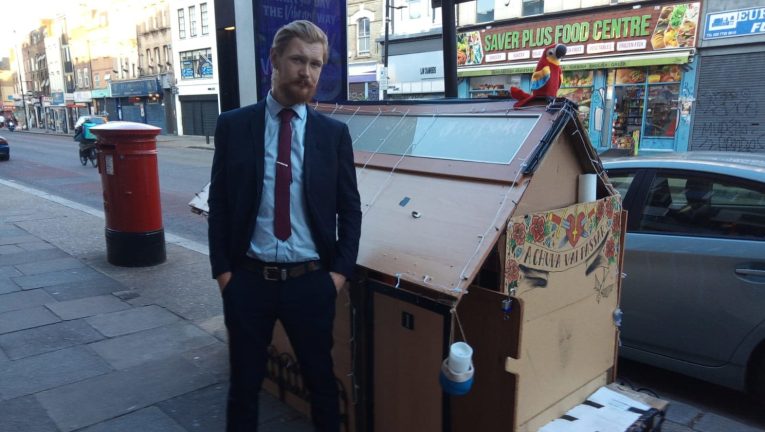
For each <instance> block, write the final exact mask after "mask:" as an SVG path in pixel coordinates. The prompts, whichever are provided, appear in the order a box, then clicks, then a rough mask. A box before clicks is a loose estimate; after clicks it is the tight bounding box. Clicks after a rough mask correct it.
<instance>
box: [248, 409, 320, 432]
mask: <svg viewBox="0 0 765 432" xmlns="http://www.w3.org/2000/svg"><path fill="white" fill-rule="evenodd" d="M258 431H260V432H313V431H314V428H313V426H312V425H311V422H310V420H308V419H307V418H306V417H303V416H302V415H301V414H298V413H297V412H295V411H293V412H292V413H291V414H289V415H284V416H282V417H277V418H275V419H273V420H271V421H268V422H265V423H260V425H258Z"/></svg>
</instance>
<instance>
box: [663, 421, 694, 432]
mask: <svg viewBox="0 0 765 432" xmlns="http://www.w3.org/2000/svg"><path fill="white" fill-rule="evenodd" d="M661 432H693V429H691V428H689V427H688V426H686V425H681V424H678V423H675V422H673V421H669V420H664V423H662V424H661Z"/></svg>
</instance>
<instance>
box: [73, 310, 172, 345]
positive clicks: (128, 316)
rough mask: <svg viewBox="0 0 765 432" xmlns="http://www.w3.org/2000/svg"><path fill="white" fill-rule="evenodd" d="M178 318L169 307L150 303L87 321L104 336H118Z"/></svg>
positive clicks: (169, 322)
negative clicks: (165, 307) (164, 307)
mask: <svg viewBox="0 0 765 432" xmlns="http://www.w3.org/2000/svg"><path fill="white" fill-rule="evenodd" d="M178 320H180V318H179V317H178V315H175V314H174V313H172V312H170V311H168V310H167V309H163V308H161V307H159V306H157V305H149V306H144V307H137V308H132V309H128V310H124V311H119V312H112V313H107V314H102V315H97V316H93V317H90V318H87V320H86V321H87V322H88V324H90V325H91V326H92V327H93V328H95V329H96V330H98V331H99V332H101V334H103V335H104V336H106V337H116V336H122V335H126V334H130V333H136V332H139V331H143V330H149V329H153V328H156V327H161V326H164V325H167V324H171V323H174V322H177V321H178Z"/></svg>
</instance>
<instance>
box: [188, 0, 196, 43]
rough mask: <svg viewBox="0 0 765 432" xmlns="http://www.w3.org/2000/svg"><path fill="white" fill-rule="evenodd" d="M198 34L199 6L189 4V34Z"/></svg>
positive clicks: (192, 35)
mask: <svg viewBox="0 0 765 432" xmlns="http://www.w3.org/2000/svg"><path fill="white" fill-rule="evenodd" d="M196 35H197V7H196V6H189V36H191V37H195V36H196Z"/></svg>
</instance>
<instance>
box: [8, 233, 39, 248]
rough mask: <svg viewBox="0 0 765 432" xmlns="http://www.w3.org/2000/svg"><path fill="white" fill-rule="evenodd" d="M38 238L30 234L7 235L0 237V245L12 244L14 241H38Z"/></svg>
mask: <svg viewBox="0 0 765 432" xmlns="http://www.w3.org/2000/svg"><path fill="white" fill-rule="evenodd" d="M39 240H40V239H39V238H37V237H35V236H33V235H31V234H17V235H8V236H3V237H2V238H0V246H2V245H13V244H16V243H23V242H31V241H39Z"/></svg>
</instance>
